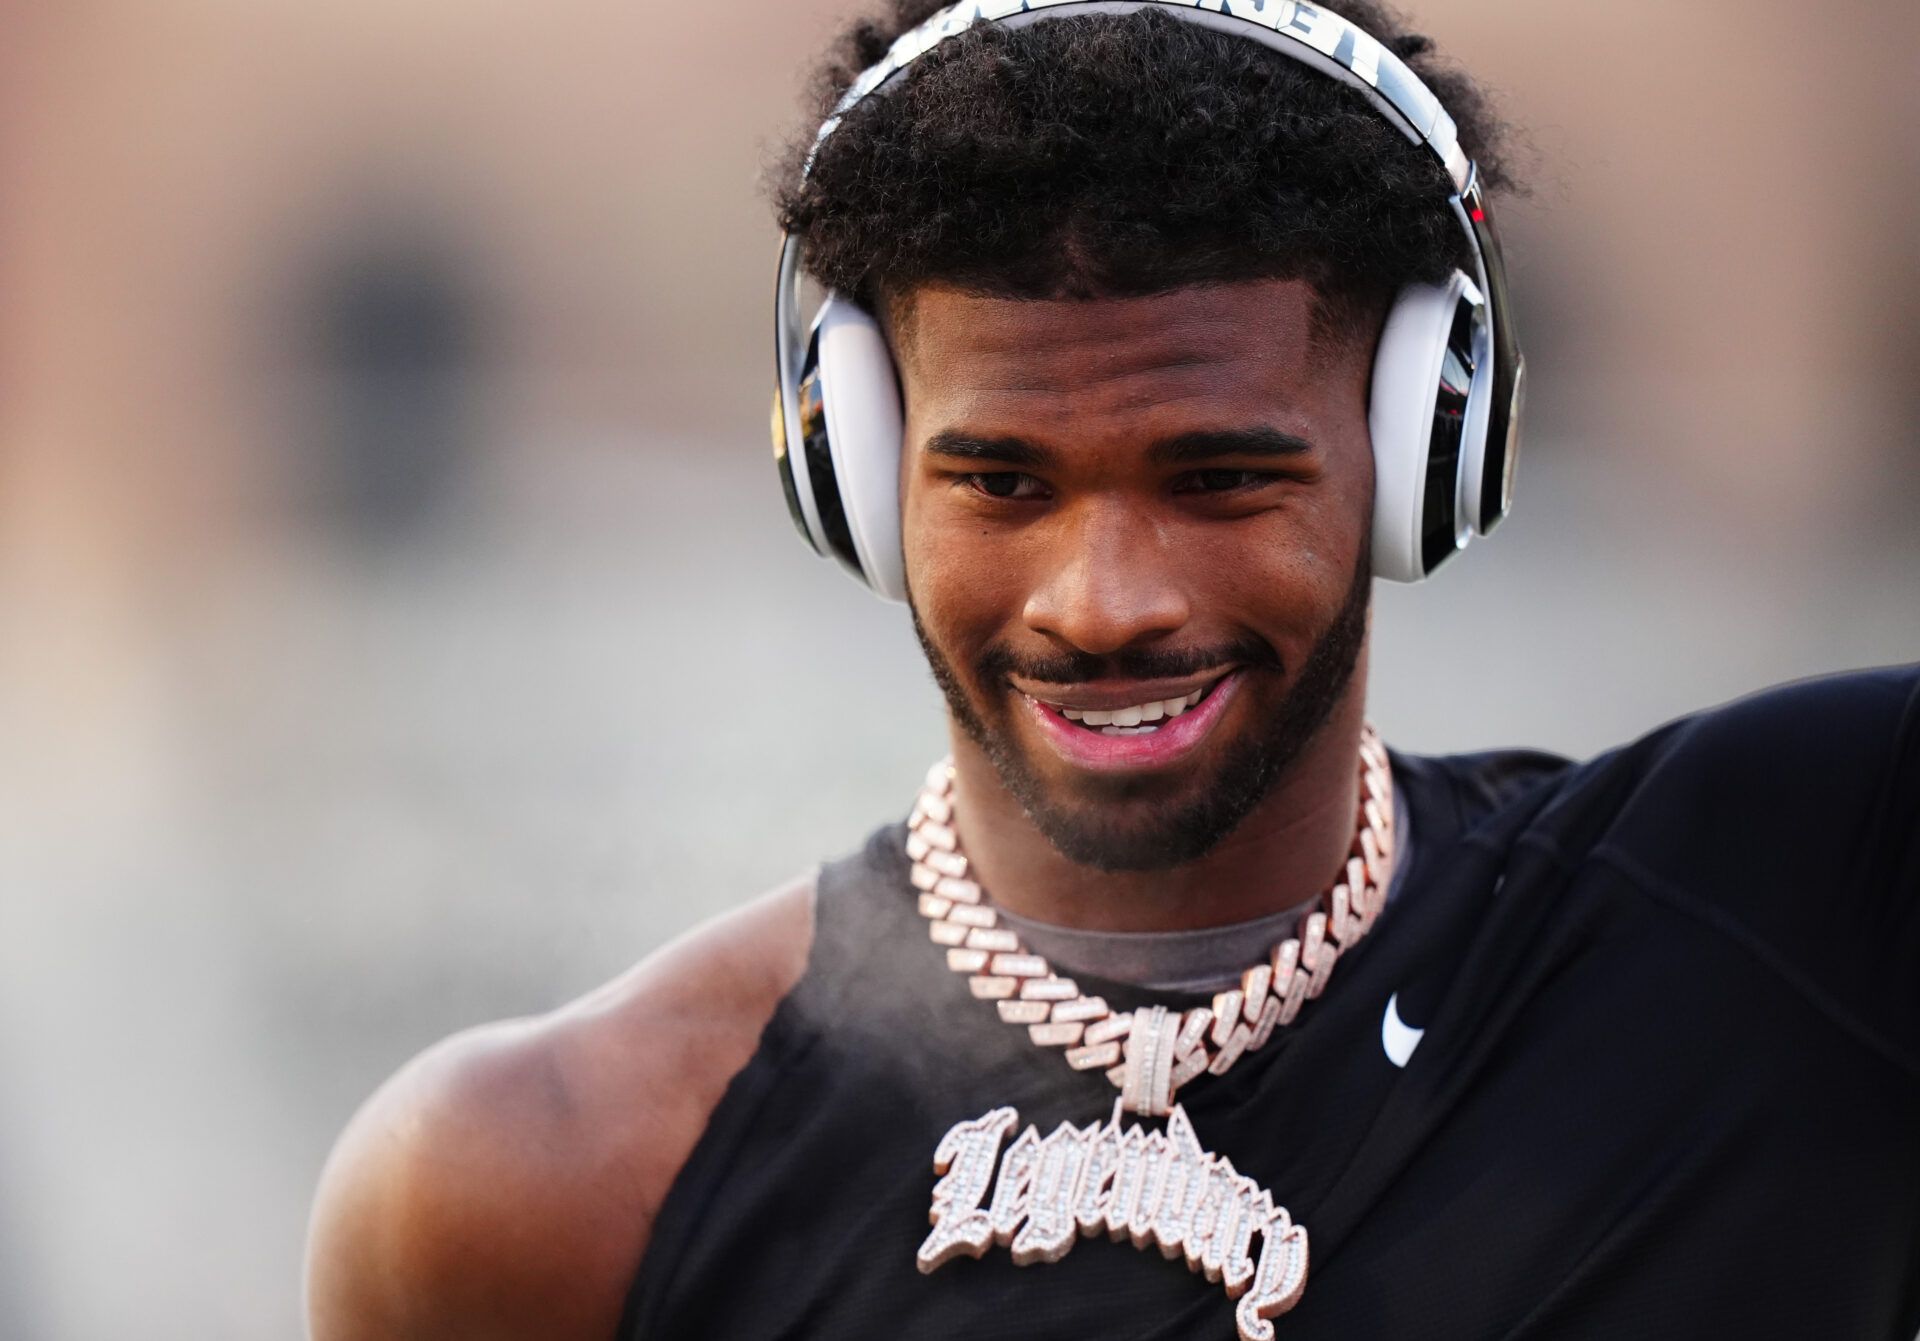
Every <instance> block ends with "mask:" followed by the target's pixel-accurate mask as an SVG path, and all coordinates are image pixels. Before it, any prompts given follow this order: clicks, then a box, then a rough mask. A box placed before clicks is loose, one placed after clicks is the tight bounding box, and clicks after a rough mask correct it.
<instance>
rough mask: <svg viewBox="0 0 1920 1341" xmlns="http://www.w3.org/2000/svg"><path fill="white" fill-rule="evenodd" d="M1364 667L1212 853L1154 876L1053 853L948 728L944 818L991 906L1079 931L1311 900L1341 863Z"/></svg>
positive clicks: (1189, 923) (1200, 918) (1211, 923)
mask: <svg viewBox="0 0 1920 1341" xmlns="http://www.w3.org/2000/svg"><path fill="white" fill-rule="evenodd" d="M1365 683H1366V676H1365V669H1364V665H1363V666H1361V667H1359V668H1356V671H1355V674H1354V676H1353V678H1352V681H1351V685H1352V688H1350V690H1349V691H1348V693H1347V694H1346V695H1345V696H1344V697H1343V698H1342V700H1341V702H1340V704H1339V705H1338V706H1337V707H1336V708H1335V709H1334V711H1333V714H1332V715H1331V716H1330V717H1329V718H1328V719H1327V722H1326V724H1325V725H1323V726H1322V727H1321V728H1320V730H1319V731H1317V732H1316V733H1315V734H1314V736H1313V737H1312V739H1311V740H1309V741H1308V742H1307V744H1306V746H1305V748H1303V749H1302V750H1301V752H1300V754H1299V755H1298V757H1296V758H1295V759H1294V761H1293V763H1292V764H1291V765H1290V766H1289V767H1288V768H1287V771H1286V773H1285V774H1284V775H1283V776H1282V777H1281V778H1280V779H1279V781H1278V782H1276V783H1275V784H1274V786H1273V788H1272V789H1271V790H1270V791H1269V792H1268V794H1267V795H1266V797H1265V798H1263V799H1262V800H1261V802H1260V804H1259V805H1258V806H1256V807H1255V808H1254V810H1253V811H1252V812H1251V813H1250V814H1248V815H1247V817H1246V818H1245V819H1244V820H1242V821H1241V822H1240V824H1239V825H1238V826H1237V827H1236V828H1235V829H1234V830H1233V832H1232V833H1230V834H1229V835H1228V836H1227V837H1226V839H1225V840H1223V841H1222V842H1221V843H1220V844H1219V845H1218V846H1216V847H1215V848H1214V849H1213V850H1212V851H1210V852H1208V853H1207V854H1206V855H1205V856H1203V857H1200V858H1199V859H1198V860H1195V861H1192V862H1189V863H1187V864H1185V865H1183V866H1176V867H1171V868H1169V869H1167V870H1159V871H1102V870H1097V869H1095V868H1093V867H1090V866H1082V865H1080V864H1079V863H1077V862H1074V861H1071V860H1069V859H1068V858H1067V857H1065V856H1063V855H1061V853H1060V851H1059V849H1058V848H1056V847H1054V846H1053V844H1052V843H1051V842H1049V841H1048V839H1047V837H1046V836H1045V835H1044V834H1043V833H1041V832H1040V830H1039V829H1038V828H1036V827H1035V826H1034V823H1033V821H1032V820H1031V819H1029V818H1028V817H1027V815H1026V814H1025V813H1024V812H1023V811H1022V810H1021V808H1020V804H1019V802H1018V801H1016V800H1015V799H1014V798H1013V796H1012V795H1011V794H1010V793H1009V792H1008V791H1007V790H1006V788H1005V787H1004V786H1003V785H1002V783H1001V781H1000V777H999V774H998V772H997V771H996V770H995V769H994V767H993V765H992V763H991V762H989V761H988V759H987V757H986V756H985V755H984V754H983V753H982V752H981V751H980V749H979V748H978V747H977V746H976V745H974V743H973V742H972V741H971V740H970V739H968V738H967V737H966V736H964V735H963V734H962V733H960V732H958V731H956V732H955V733H954V768H955V772H956V799H957V805H956V807H955V811H956V813H955V822H956V823H957V825H958V827H959V831H960V838H961V842H962V843H963V844H964V846H965V848H966V852H967V857H968V860H969V861H970V862H971V863H972V866H973V870H974V872H975V874H976V875H977V877H978V878H979V880H980V882H981V883H982V884H983V885H984V886H985V887H986V889H987V891H988V893H989V894H990V895H991V897H992V898H993V900H994V902H996V903H998V904H999V905H1000V906H1002V907H1003V908H1006V909H1007V910H1009V911H1011V912H1012V913H1014V914H1016V915H1017V916H1020V917H1026V918H1031V919H1033V920H1034V921H1038V922H1047V923H1051V924H1053V925H1055V926H1065V927H1078V928H1082V929H1084V930H1088V931H1184V930H1193V929H1197V928H1204V927H1217V926H1225V925H1228V924H1230V923H1234V922H1246V921H1250V920H1252V919H1254V918H1257V917H1264V916H1267V915H1269V914H1273V913H1280V912H1284V911H1286V910H1288V909H1290V908H1295V907H1298V906H1299V905H1301V904H1305V903H1307V902H1309V901H1311V900H1313V899H1315V898H1318V897H1319V896H1320V895H1321V894H1322V893H1324V892H1325V891H1326V890H1327V889H1328V887H1330V886H1331V885H1332V884H1333V883H1334V881H1335V880H1336V878H1338V875H1339V872H1340V870H1341V868H1342V866H1343V865H1344V864H1345V862H1346V859H1347V854H1348V850H1349V848H1350V847H1351V846H1352V844H1353V834H1354V817H1355V814H1356V811H1357V808H1358V805H1359V787H1360V782H1359V751H1360V731H1361V727H1362V725H1363V723H1364V721H1365V711H1366V703H1365V697H1364V693H1363V690H1362V686H1364V685H1365Z"/></svg>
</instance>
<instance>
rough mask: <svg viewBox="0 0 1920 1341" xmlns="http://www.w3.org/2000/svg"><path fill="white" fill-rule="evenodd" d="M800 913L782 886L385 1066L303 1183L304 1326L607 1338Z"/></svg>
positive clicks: (365, 1338)
mask: <svg viewBox="0 0 1920 1341" xmlns="http://www.w3.org/2000/svg"><path fill="white" fill-rule="evenodd" d="M812 928H813V888H812V882H811V880H810V879H809V880H805V881H797V882H795V883H793V884H791V885H788V886H785V887H783V888H781V889H779V890H776V891H774V892H773V893H771V894H769V895H766V896H765V897H763V898H761V899H758V900H756V901H755V902H754V903H752V904H750V905H748V906H747V907H745V908H742V909H740V910H738V911H737V912H734V913H731V914H729V915H727V916H725V917H723V918H720V919H717V920H716V921H714V922H710V923H708V924H706V925H705V926H703V927H700V928H698V929H696V930H695V931H693V932H691V933H689V934H688V935H687V936H686V937H683V938H682V939H681V940H679V941H676V942H674V943H673V944H672V945H669V946H667V947H666V948H665V949H663V950H661V951H659V952H657V953H656V954H654V955H652V956H649V957H648V958H647V959H646V960H645V961H643V962H642V963H641V964H639V965H638V966H637V967H635V968H634V969H633V970H632V971H630V972H629V973H628V974H626V975H625V976H623V977H622V978H620V979H618V980H616V981H614V982H612V983H609V984H608V985H607V986H605V987H603V988H601V989H599V990H598V991H596V992H594V993H592V994H590V995H588V996H586V997H583V998H582V999H581V1000H579V1001H577V1002H575V1003H573V1004H572V1005H570V1006H567V1007H565V1008H563V1009H561V1010H559V1011H556V1012H555V1013H554V1014H552V1015H549V1016H544V1017H541V1018H539V1019H535V1020H524V1021H510V1022H507V1023H503V1024H495V1025H488V1026H485V1027H483V1028H481V1029H476V1030H472V1031H469V1032H467V1033H464V1034H459V1035H456V1036H455V1037H453V1038H451V1039H448V1040H446V1041H445V1042H443V1043H440V1044H438V1045H437V1046H435V1047H433V1048H431V1049H429V1050H428V1051H427V1052H425V1053H423V1054H421V1055H420V1056H419V1057H417V1058H415V1059H414V1060H413V1061H412V1062H410V1063H408V1064H407V1065H406V1066H405V1067H403V1068H402V1069H401V1070H400V1072H399V1073H398V1074H396V1075H395V1076H394V1077H393V1078H392V1079H391V1080H389V1081H388V1082H387V1083H386V1084H385V1085H384V1086H382V1087H381V1089H380V1090H379V1091H378V1092H377V1093H376V1094H375V1095H374V1096H373V1098H371V1099H369V1100H368V1101H367V1103H366V1105H365V1106H364V1107H362V1109H361V1110H360V1111H359V1112H358V1113H357V1114H355V1116H354V1118H353V1120H352V1121H351V1122H350V1123H349V1124H348V1126H347V1129H346V1131H345V1132H344V1133H343V1134H342V1136H341V1137H340V1140H339V1143H338V1144H337V1145H336V1146H335V1148H334V1151H333V1154H332V1156H331V1157H330V1158H329V1160H328V1162H327V1167H326V1170H325V1172H324V1173H323V1174H322V1176H321V1181H320V1189H319V1192H318V1194H317V1196H316V1198H315V1202H314V1209H313V1218H312V1223H311V1226H310V1230H309V1236H308V1249H307V1276H306V1297H307V1312H308V1326H309V1329H310V1334H311V1336H312V1337H313V1338H314V1341H374V1338H380V1339H381V1341H414V1339H418V1341H427V1339H428V1338H440V1337H447V1338H453V1337H458V1338H462V1341H483V1339H485V1338H499V1339H501V1341H507V1339H509V1338H513V1339H518V1338H535V1337H538V1338H543V1339H551V1341H564V1339H565V1338H572V1337H582V1338H586V1337H591V1338H593V1341H605V1338H607V1337H609V1336H612V1335H613V1333H614V1330H615V1328H616V1327H617V1326H618V1323H619V1318H620V1311H621V1308H622V1305H623V1304H624V1302H625V1297H626V1292H627V1288H628V1286H629V1284H630V1282H631V1280H632V1278H633V1274H634V1272H635V1270H636V1269H637V1268H638V1266H639V1263H640V1259H641V1257H642V1255H643V1254H644V1253H645V1251H646V1248H647V1244H648V1235H649V1231H650V1229H651V1226H652V1222H653V1218H654V1216H655V1215H656V1214H657V1212H658V1211H659V1208H660V1205H661V1203H662V1201H663V1200H664V1199H665V1197H666V1194H667V1190H668V1188H669V1187H671V1186H672V1184H673V1180H674V1178H675V1177H676V1176H677V1175H678V1173H679V1171H680V1167H681V1166H682V1165H683V1164H684V1163H685V1162H686V1159H687V1157H688V1155H689V1154H691V1153H692V1150H693V1147H694V1145H695V1144H696V1143H697V1142H698V1140H699V1138H700V1135H701V1133H702V1132H703V1131H704V1130H705V1128H706V1123H707V1118H708V1117H709V1116H710V1115H711V1113H712V1111H713V1109H714V1107H715V1105H717V1104H718V1103H719V1100H720V1097H721V1095H722V1094H723V1093H724V1092H725V1090H726V1086H727V1082H728V1081H729V1080H731V1079H732V1077H733V1075H734V1074H735V1073H736V1072H737V1071H738V1070H739V1069H740V1068H741V1067H742V1066H744V1065H745V1064H746V1062H747V1060H748V1059H749V1058H750V1057H751V1056H752V1055H753V1051H754V1048H755V1047H756V1046H757V1044H758V1041H759V1037H760V1031H761V1029H762V1028H763V1027H764V1026H765V1024H766V1022H767V1020H768V1019H769V1018H770V1017H771V1016H772V1014H773V1010H774V1008H775V1007H776V1006H777V1005H778V1004H779V1001H780V999H781V998H782V997H783V996H785V995H786V993H787V991H788V990H790V989H791V987H792V986H793V984H794V983H795V982H796V981H797V980H798V979H799V976H800V973H801V971H802V970H803V968H804V967H805V964H806V957H807V951H808V949H809V947H810V944H811V939H812Z"/></svg>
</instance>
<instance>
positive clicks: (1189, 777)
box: [978, 713, 1318, 871]
mask: <svg viewBox="0 0 1920 1341" xmlns="http://www.w3.org/2000/svg"><path fill="white" fill-rule="evenodd" d="M1279 716H1280V717H1281V718H1282V719H1284V718H1285V717H1286V714H1284V713H1283V714H1279ZM1222 725H1223V726H1224V725H1226V724H1225V723H1223V724H1222ZM1315 726H1318V723H1315ZM1280 734H1291V733H1284V732H1283V733H1280ZM1012 737H1013V733H1012V732H1011V731H1007V732H1005V733H1004V734H1003V733H993V734H991V735H989V736H988V737H987V738H986V739H982V740H979V741H978V743H979V744H981V745H982V747H983V748H984V750H985V753H986V755H987V757H988V759H989V760H990V761H991V762H992V763H993V765H994V770H995V772H997V773H998V774H999V776H1000V780H1001V782H1002V784H1003V785H1004V786H1005V787H1006V788H1007V791H1008V792H1009V793H1010V794H1011V795H1012V796H1013V797H1014V799H1015V800H1017V801H1018V802H1019V803H1020V806H1021V808H1022V810H1024V811H1025V812H1026V815H1027V817H1028V818H1029V819H1030V820H1032V822H1033V825H1034V827H1035V828H1036V829H1038V830H1039V831H1040V832H1041V834H1042V835H1044V836H1045V837H1046V839H1047V841H1048V842H1050V843H1052V844H1053V846H1054V847H1055V848H1056V849H1058V850H1059V852H1060V854H1061V855H1062V856H1064V857H1066V858H1067V859H1068V860H1070V861H1073V862H1076V863H1078V864H1080V865H1083V866H1090V867H1093V868H1095V869H1097V870H1103V871H1159V870H1167V869H1169V868H1171V867H1175V866H1182V865H1185V864H1186V863H1188V862H1192V861H1197V860H1198V859H1200V858H1201V857H1204V856H1206V855H1207V854H1208V853H1209V852H1211V851H1213V849H1214V848H1216V847H1217V846H1219V844H1220V843H1221V842H1222V841H1224V840H1225V839H1226V838H1227V837H1228V835H1230V834H1231V833H1232V832H1233V831H1234V829H1236V828H1237V827H1238V826H1239V824H1240V822H1241V821H1242V820H1244V819H1245V818H1246V817H1247V815H1248V814H1249V813H1250V812H1251V811H1252V810H1253V809H1254V808H1255V807H1256V806H1258V805H1259V803H1260V802H1261V801H1262V800H1263V799H1264V798H1265V797H1266V795H1267V793H1268V792H1270V791H1271V790H1272V788H1273V785H1274V783H1275V782H1276V781H1278V780H1279V778H1280V777H1281V776H1283V775H1284V773H1285V772H1286V769H1287V767H1288V766H1289V765H1290V764H1291V763H1292V762H1293V759H1294V758H1295V757H1296V756H1297V755H1298V753H1299V749H1300V747H1301V746H1303V745H1304V744H1305V739H1304V737H1303V738H1301V739H1298V740H1295V741H1291V742H1288V741H1281V740H1275V739H1274V738H1273V736H1272V735H1271V734H1269V733H1268V732H1262V731H1257V730H1256V731H1248V730H1246V729H1244V728H1243V730H1242V732H1241V733H1240V734H1239V735H1237V736H1234V737H1231V738H1230V741H1229V743H1228V744H1227V745H1226V747H1225V748H1224V749H1222V750H1216V751H1209V752H1208V755H1209V757H1207V758H1204V759H1196V760H1193V761H1191V762H1190V763H1188V764H1186V765H1184V766H1182V767H1180V768H1178V769H1174V770H1167V771H1164V772H1162V771H1155V772H1143V773H1118V774H1104V775H1103V774H1099V773H1092V772H1088V771H1086V770H1081V769H1075V768H1071V767H1060V766H1049V767H1042V766H1040V765H1039V762H1038V761H1037V760H1036V758H1035V757H1034V754H1033V753H1032V752H1030V750H1029V749H1028V748H1027V747H1026V746H1025V745H1024V743H1023V742H1016V741H1015V740H1014V739H1013V738H1012ZM1275 745H1278V746H1279V747H1280V748H1279V749H1277V750H1276V749H1275V748H1273V747H1274V746H1275Z"/></svg>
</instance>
